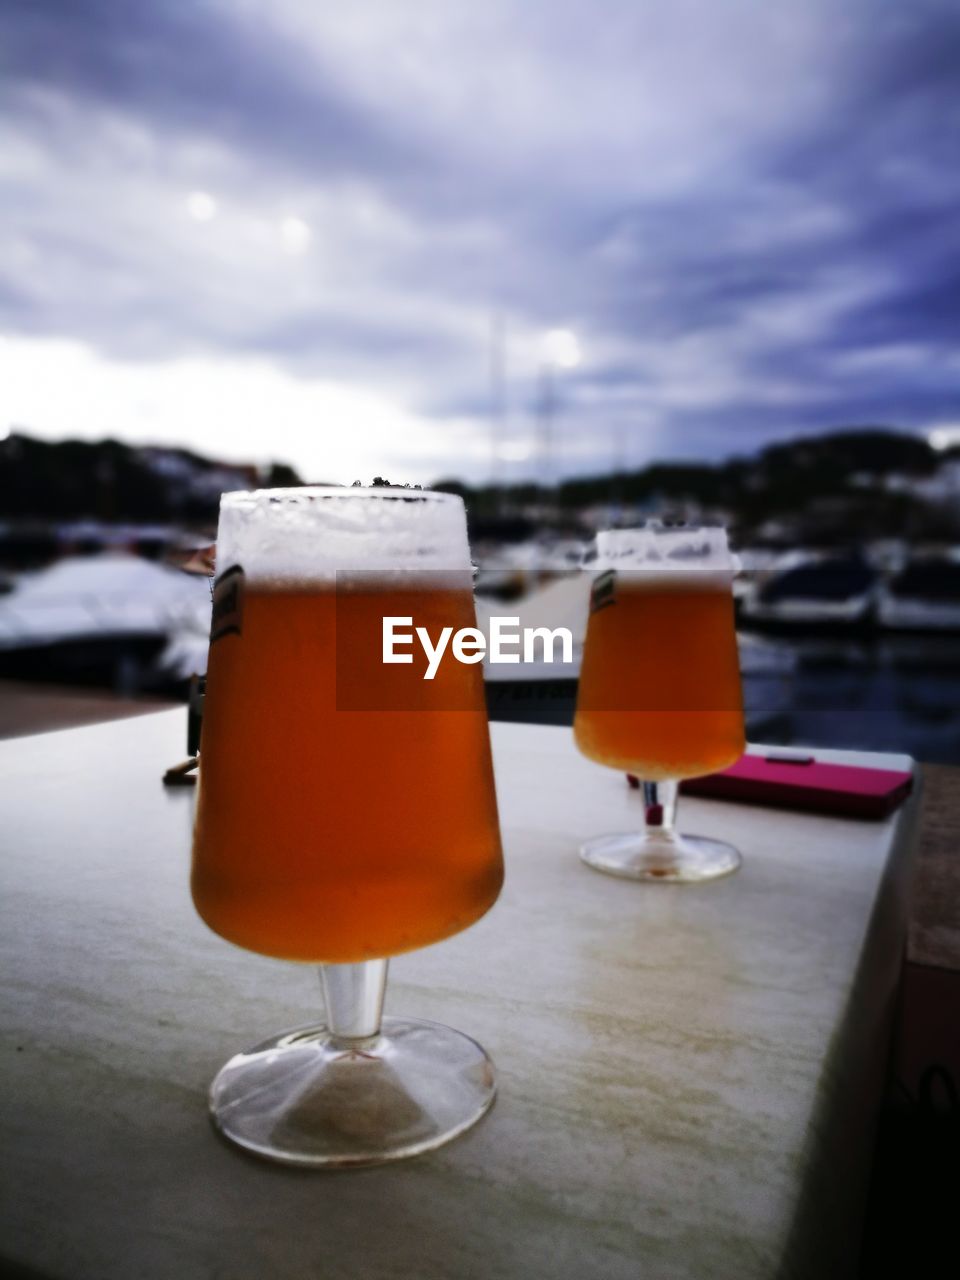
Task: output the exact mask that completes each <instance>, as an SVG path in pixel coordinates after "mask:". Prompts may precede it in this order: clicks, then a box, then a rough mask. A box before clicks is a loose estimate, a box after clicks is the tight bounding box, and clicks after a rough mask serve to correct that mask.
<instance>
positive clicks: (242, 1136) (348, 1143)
mask: <svg viewBox="0 0 960 1280" xmlns="http://www.w3.org/2000/svg"><path fill="white" fill-rule="evenodd" d="M495 1094H496V1077H495V1073H494V1069H493V1063H492V1062H491V1061H490V1059H489V1058H488V1057H487V1055H486V1053H485V1052H484V1051H483V1049H482V1048H481V1047H480V1045H478V1044H477V1042H476V1041H475V1040H471V1039H470V1037H469V1036H465V1035H463V1034H462V1032H459V1031H454V1030H452V1029H451V1028H450V1027H445V1026H442V1025H441V1024H440V1023H438V1022H417V1021H413V1020H412V1019H407V1018H385V1019H384V1020H383V1026H382V1028H381V1031H380V1034H379V1035H376V1036H371V1037H369V1038H367V1039H363V1040H343V1039H336V1038H334V1037H333V1036H331V1035H330V1033H329V1031H328V1030H327V1029H326V1027H322V1026H313V1027H300V1028H298V1029H297V1030H295V1031H285V1032H283V1033H282V1034H281V1035H279V1036H275V1037H273V1038H272V1039H270V1040H265V1041H264V1042H263V1043H262V1044H258V1045H255V1046H254V1048H252V1049H248V1050H246V1051H245V1052H244V1053H238V1054H237V1055H236V1056H235V1057H233V1058H231V1059H230V1061H229V1062H228V1063H227V1064H226V1066H225V1067H224V1068H223V1070H222V1071H221V1072H220V1074H219V1075H218V1076H217V1078H216V1079H215V1080H214V1082H213V1084H212V1086H211V1088H210V1114H211V1118H212V1119H213V1123H214V1125H215V1126H216V1127H217V1128H218V1129H219V1130H220V1132H221V1133H222V1134H223V1135H224V1137H226V1138H229V1140H230V1141H231V1142H235V1143H236V1144H237V1145H238V1146H240V1147H243V1148H244V1149H245V1150H246V1151H249V1152H252V1153H253V1154H254V1155H258V1156H263V1157H265V1158H266V1159H268V1160H278V1161H280V1162H281V1163H283V1164H293V1165H304V1166H310V1167H327V1168H337V1167H346V1166H351V1165H354V1166H356V1165H369V1164H381V1163H383V1162H385V1161H388V1160H400V1159H403V1158H404V1157H405V1156H415V1155H419V1154H420V1153H421V1152H423V1151H430V1150H431V1149H432V1148H433V1147H439V1146H441V1145H442V1144H443V1143H444V1142H449V1141H450V1139H451V1138H455V1137H457V1135H458V1134H461V1133H463V1132H464V1130H466V1129H469V1128H470V1126H471V1125H473V1124H476V1122H477V1121H478V1120H479V1119H480V1117H481V1116H482V1115H484V1114H485V1112H487V1111H488V1110H489V1109H490V1107H491V1106H492V1105H493V1100H494V1096H495Z"/></svg>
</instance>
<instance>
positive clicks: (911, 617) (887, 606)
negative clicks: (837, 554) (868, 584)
mask: <svg viewBox="0 0 960 1280" xmlns="http://www.w3.org/2000/svg"><path fill="white" fill-rule="evenodd" d="M877 614H878V619H879V622H880V626H881V627H882V628H883V629H884V630H885V631H921V632H941V631H960V561H958V560H957V559H955V558H953V557H951V556H923V557H916V558H914V559H912V560H909V561H908V562H907V564H906V565H905V566H904V567H903V568H902V569H901V570H900V572H899V573H896V574H894V576H893V577H892V578H891V579H890V580H889V581H888V582H887V583H886V584H885V585H884V587H883V589H882V590H881V592H880V598H879V602H878V606H877Z"/></svg>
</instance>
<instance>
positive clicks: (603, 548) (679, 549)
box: [593, 522, 737, 584]
mask: <svg viewBox="0 0 960 1280" xmlns="http://www.w3.org/2000/svg"><path fill="white" fill-rule="evenodd" d="M593 567H594V568H597V569H617V570H620V571H623V572H625V573H636V574H638V575H643V576H644V577H648V576H651V575H656V579H657V580H658V581H663V580H665V579H666V578H668V577H669V578H673V579H677V580H679V581H683V582H687V583H688V584H689V582H690V581H692V579H690V577H689V575H690V574H698V573H699V574H709V575H711V576H713V575H717V574H721V575H724V577H725V579H729V577H731V576H732V575H733V574H734V573H735V572H736V569H737V563H736V560H735V558H734V557H733V555H732V554H731V552H730V547H729V545H728V543H727V531H726V529H721V528H719V527H715V526H712V527H711V526H693V525H691V526H686V527H683V526H681V527H673V526H666V525H662V524H659V523H657V522H651V523H650V524H646V525H640V526H639V527H638V528H636V529H604V530H602V531H601V532H600V533H598V534H597V557H596V561H595V563H594V566H593Z"/></svg>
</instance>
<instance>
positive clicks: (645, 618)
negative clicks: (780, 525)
mask: <svg viewBox="0 0 960 1280" xmlns="http://www.w3.org/2000/svg"><path fill="white" fill-rule="evenodd" d="M596 552H597V560H596V566H595V567H596V570H597V576H596V577H595V579H594V582H593V587H592V591H591V602H590V615H589V619H588V623H587V634H586V639H585V641H584V652H583V663H582V666H581V671H580V683H579V688H578V692H577V710H576V716H575V719H574V735H575V738H576V742H577V746H578V747H579V749H580V750H581V751H582V752H583V754H584V755H586V756H589V758H590V759H591V760H596V761H597V762H598V763H599V764H605V765H609V766H610V767H611V768H613V769H621V770H624V771H625V772H628V773H631V774H634V775H636V776H637V777H639V778H640V779H642V783H641V785H642V789H643V801H644V808H645V814H646V827H645V829H644V830H643V831H640V832H634V833H629V834H624V835H609V836H602V837H599V838H597V839H595V840H590V841H589V842H588V843H587V844H585V845H584V846H583V848H582V849H581V853H580V856H581V857H582V858H583V860H584V862H586V863H587V864H588V865H589V866H591V867H595V868H596V869H597V870H598V871H605V872H607V873H609V874H610V875H617V876H626V877H628V878H630V879H635V880H651V881H667V882H673V883H677V882H697V881H704V880H713V879H716V878H717V877H719V876H725V875H729V874H730V873H731V872H733V871H735V870H736V869H737V867H738V866H739V865H740V854H739V853H738V852H737V851H736V849H734V848H732V847H731V846H730V845H728V844H724V843H723V842H721V841H719V840H713V839H709V838H707V837H705V836H688V835H680V834H679V833H678V832H677V830H676V828H675V826H674V816H675V810H676V802H677V784H678V781H679V780H680V779H683V778H693V777H697V776H699V775H701V774H706V773H713V772H715V771H716V770H718V769H723V768H725V767H726V766H727V765H730V764H732V763H733V762H734V761H735V760H737V759H738V758H739V757H740V756H741V755H742V754H743V750H744V745H745V743H744V731H743V700H742V693H741V688H740V668H739V662H738V657H737V641H736V632H735V629H734V618H733V594H732V579H733V570H734V565H733V560H732V558H731V556H730V553H729V550H728V548H727V539H726V534H725V532H724V530H723V529H718V528H692V527H684V528H672V527H671V528H667V527H663V526H661V525H656V524H651V525H649V526H645V527H642V528H638V529H620V530H609V531H606V532H602V533H600V534H598V536H597V546H596Z"/></svg>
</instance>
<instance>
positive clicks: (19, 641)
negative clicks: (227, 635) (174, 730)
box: [0, 553, 210, 693]
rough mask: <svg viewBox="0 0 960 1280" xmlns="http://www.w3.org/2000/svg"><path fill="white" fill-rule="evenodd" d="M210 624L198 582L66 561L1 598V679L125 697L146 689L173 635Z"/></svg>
mask: <svg viewBox="0 0 960 1280" xmlns="http://www.w3.org/2000/svg"><path fill="white" fill-rule="evenodd" d="M209 625H210V586H209V582H208V581H207V580H206V579H205V578H202V577H196V576H193V575H190V574H186V573H181V572H180V571H179V570H177V569H172V568H168V567H167V566H165V565H162V564H157V563H154V562H152V561H148V560H143V559H140V558H138V557H135V556H130V555H118V554H112V553H111V554H103V555H96V556H79V557H74V558H68V559H64V560H60V561H58V562H57V563H56V564H53V565H51V566H50V567H49V568H46V569H42V570H40V571H39V572H36V573H29V574H24V575H22V576H21V577H20V579H19V581H18V582H17V585H16V586H15V588H14V590H13V591H11V592H10V593H9V594H8V595H5V596H4V597H3V598H2V599H0V673H2V674H3V675H6V676H13V677H17V678H21V679H32V680H61V681H69V682H71V683H85V684H86V683H89V684H99V685H109V686H111V687H112V688H114V689H115V690H116V691H117V692H123V693H132V692H135V691H136V690H137V689H139V688H143V687H144V686H150V687H153V683H154V676H155V675H156V674H157V666H156V664H157V661H158V659H159V658H160V656H161V654H162V653H163V652H164V650H165V649H166V648H167V647H168V644H169V638H170V637H171V636H172V635H175V634H182V633H185V632H190V633H199V634H203V635H205V634H206V633H207V632H208V631H209Z"/></svg>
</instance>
